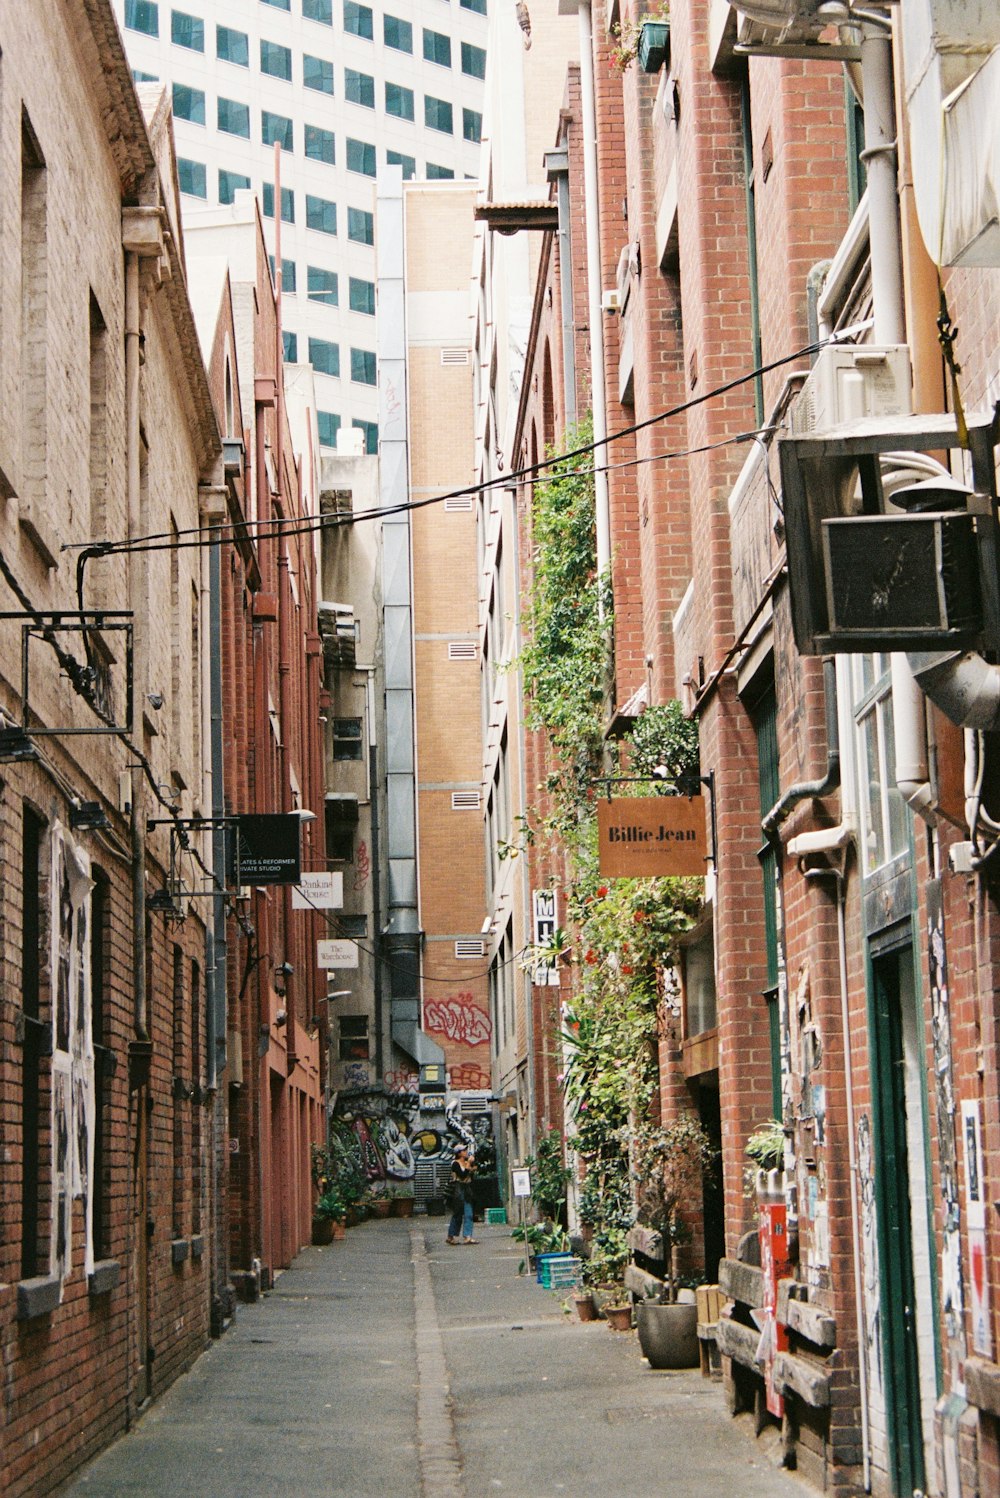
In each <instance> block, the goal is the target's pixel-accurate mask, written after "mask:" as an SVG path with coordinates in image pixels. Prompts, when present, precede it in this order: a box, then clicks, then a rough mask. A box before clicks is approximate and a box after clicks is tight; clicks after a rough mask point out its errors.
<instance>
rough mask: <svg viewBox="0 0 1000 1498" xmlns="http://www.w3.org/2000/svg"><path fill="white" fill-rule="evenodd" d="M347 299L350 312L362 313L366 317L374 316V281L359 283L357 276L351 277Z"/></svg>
mask: <svg viewBox="0 0 1000 1498" xmlns="http://www.w3.org/2000/svg"><path fill="white" fill-rule="evenodd" d="M348 299H349V305H350V308H351V311H352V312H363V313H364V314H365V316H366V317H374V316H375V283H374V281H361V280H359V279H358V277H357V276H351V278H350V283H349V286H348Z"/></svg>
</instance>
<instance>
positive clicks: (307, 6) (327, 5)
mask: <svg viewBox="0 0 1000 1498" xmlns="http://www.w3.org/2000/svg"><path fill="white" fill-rule="evenodd" d="M302 14H303V16H304V17H305V19H306V20H307V21H319V23H320V25H321V26H332V25H333V0H302Z"/></svg>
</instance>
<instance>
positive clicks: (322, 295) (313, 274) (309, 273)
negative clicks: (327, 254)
mask: <svg viewBox="0 0 1000 1498" xmlns="http://www.w3.org/2000/svg"><path fill="white" fill-rule="evenodd" d="M306 296H307V297H308V298H309V300H310V301H311V302H324V303H325V304H326V306H327V307H336V306H337V305H338V303H339V301H340V290H339V285H338V281H337V272H336V271H335V270H324V269H323V268H322V266H319V265H310V266H308V267H307V269H306ZM337 373H338V374H339V373H340V371H339V370H338V371H337Z"/></svg>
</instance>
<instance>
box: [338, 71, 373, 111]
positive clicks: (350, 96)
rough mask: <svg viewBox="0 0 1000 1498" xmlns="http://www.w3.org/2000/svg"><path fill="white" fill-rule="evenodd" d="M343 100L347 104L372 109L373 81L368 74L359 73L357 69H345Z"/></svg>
mask: <svg viewBox="0 0 1000 1498" xmlns="http://www.w3.org/2000/svg"><path fill="white" fill-rule="evenodd" d="M344 98H345V99H346V100H347V102H348V103H349V104H362V105H364V107H365V109H374V108H375V79H374V78H373V77H372V76H371V74H370V73H359V72H358V70H357V68H345V69H344Z"/></svg>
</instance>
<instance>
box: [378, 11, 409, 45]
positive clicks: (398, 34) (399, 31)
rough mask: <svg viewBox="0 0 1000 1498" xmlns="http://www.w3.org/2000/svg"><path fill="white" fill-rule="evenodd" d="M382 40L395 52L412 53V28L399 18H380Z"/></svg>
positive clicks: (407, 22)
mask: <svg viewBox="0 0 1000 1498" xmlns="http://www.w3.org/2000/svg"><path fill="white" fill-rule="evenodd" d="M382 40H383V41H384V42H385V44H386V46H387V47H392V48H394V49H395V51H397V52H412V51H413V27H412V26H411V24H410V22H409V21H403V20H401V19H400V17H399V16H383V17H382Z"/></svg>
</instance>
